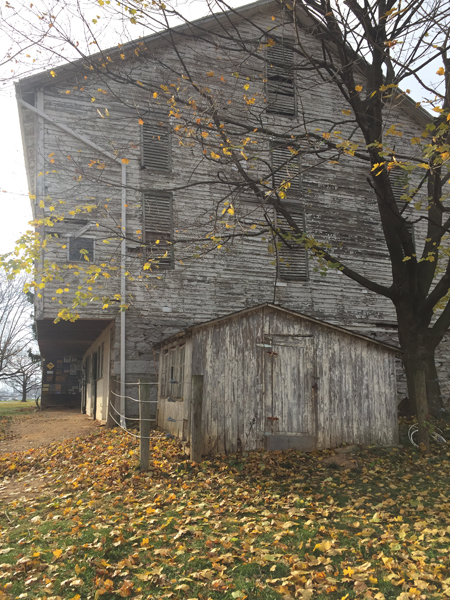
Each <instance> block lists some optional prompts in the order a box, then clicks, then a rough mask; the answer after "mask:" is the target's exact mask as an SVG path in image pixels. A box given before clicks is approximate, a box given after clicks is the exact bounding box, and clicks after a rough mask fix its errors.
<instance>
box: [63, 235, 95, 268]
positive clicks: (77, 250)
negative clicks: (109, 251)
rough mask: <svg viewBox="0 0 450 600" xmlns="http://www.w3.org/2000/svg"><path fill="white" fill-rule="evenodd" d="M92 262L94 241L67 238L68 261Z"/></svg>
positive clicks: (90, 239) (85, 238) (91, 239)
mask: <svg viewBox="0 0 450 600" xmlns="http://www.w3.org/2000/svg"><path fill="white" fill-rule="evenodd" d="M83 260H89V261H93V260H94V239H93V238H88V237H79V238H76V239H75V238H69V261H70V262H80V261H83Z"/></svg>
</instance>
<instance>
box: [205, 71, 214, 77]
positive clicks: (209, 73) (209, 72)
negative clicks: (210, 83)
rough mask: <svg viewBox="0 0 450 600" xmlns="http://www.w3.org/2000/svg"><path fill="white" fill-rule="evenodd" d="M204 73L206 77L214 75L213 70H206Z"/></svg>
mask: <svg viewBox="0 0 450 600" xmlns="http://www.w3.org/2000/svg"><path fill="white" fill-rule="evenodd" d="M206 75H207V76H208V77H214V71H208V72H207V73H206Z"/></svg>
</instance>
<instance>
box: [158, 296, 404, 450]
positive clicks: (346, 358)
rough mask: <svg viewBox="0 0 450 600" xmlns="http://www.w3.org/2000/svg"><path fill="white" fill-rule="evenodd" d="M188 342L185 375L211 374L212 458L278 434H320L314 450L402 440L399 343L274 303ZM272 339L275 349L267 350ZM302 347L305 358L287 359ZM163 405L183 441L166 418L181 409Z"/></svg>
mask: <svg viewBox="0 0 450 600" xmlns="http://www.w3.org/2000/svg"><path fill="white" fill-rule="evenodd" d="M182 339H183V338H181V340H182ZM187 341H189V343H192V350H191V352H192V354H190V353H189V354H190V356H191V358H190V359H189V360H192V366H191V367H189V366H188V365H187V368H186V372H190V374H198V375H203V376H204V381H203V384H204V398H203V432H204V440H203V441H204V444H203V453H204V454H205V455H209V454H216V453H224V454H227V453H231V452H236V451H240V450H242V451H248V450H255V449H262V448H264V447H265V441H266V440H265V438H266V437H267V436H269V435H271V434H280V435H281V434H283V435H287V436H290V435H292V436H294V435H297V436H299V435H300V436H302V435H304V436H313V437H315V447H316V448H332V447H336V446H339V445H340V444H342V443H344V442H345V443H354V444H364V445H368V444H380V445H388V444H394V443H396V442H397V440H398V434H397V415H396V378H395V351H394V350H392V349H388V348H386V347H384V346H381V345H378V344H376V343H373V342H370V341H366V340H365V339H362V338H358V337H355V336H353V335H351V334H350V333H349V332H345V331H341V330H336V329H332V328H330V327H327V326H326V324H321V323H316V322H312V321H308V320H306V319H304V318H303V317H301V316H299V315H293V314H292V313H288V312H286V311H281V310H278V309H276V308H274V307H270V306H265V307H259V308H255V309H254V310H249V311H247V312H245V313H243V314H238V315H231V316H230V317H228V318H224V319H222V320H220V321H219V322H215V323H212V324H205V325H203V326H199V327H196V328H194V329H193V330H192V331H191V332H190V333H189V337H187ZM271 342H273V350H274V352H271V349H270V348H267V347H262V346H263V345H270V343H271ZM171 343H173V342H171ZM165 347H166V346H164V345H163V347H162V356H164V350H165ZM300 348H301V352H300V354H298V356H300V355H303V358H304V360H303V359H301V360H299V361H296V360H294V361H293V362H291V363H290V362H289V361H290V359H291V357H293V356H294V354H295V352H296V351H297V350H299V349H300ZM290 350H293V352H294V353H293V354H291V355H290V356H289V351H290ZM303 351H304V353H303ZM274 371H275V373H276V374H275V378H273V374H274ZM277 373H278V374H277ZM280 377H282V378H283V380H282V381H281V378H280ZM314 383H315V384H316V388H317V389H316V391H315V392H314V389H313V387H314ZM273 385H275V389H274V390H273ZM273 393H274V394H275V398H276V400H275V403H273V400H272V398H273V396H272V394H273ZM281 396H283V398H284V400H283V402H281V401H280V398H281ZM184 404H185V407H184V414H185V415H186V414H188V411H189V399H188V398H186V399H185V402H184ZM159 410H160V415H161V418H160V419H159V423H158V424H159V425H160V426H161V427H163V428H164V429H167V430H168V431H170V432H171V433H174V434H175V435H178V436H179V437H182V436H181V430H180V426H179V425H178V424H177V425H175V424H168V423H166V418H167V415H168V414H169V412H168V411H171V412H170V414H171V415H173V416H174V418H179V419H181V418H182V417H181V416H180V415H181V413H182V412H183V411H182V410H181V407H176V409H175V408H169V403H167V401H165V400H164V399H163V398H161V399H160V409H159ZM186 437H187V439H188V440H189V434H188V435H187V436H186Z"/></svg>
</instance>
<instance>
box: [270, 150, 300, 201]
mask: <svg viewBox="0 0 450 600" xmlns="http://www.w3.org/2000/svg"><path fill="white" fill-rule="evenodd" d="M291 148H293V146H291ZM272 169H273V172H274V180H275V185H276V186H277V187H279V186H280V185H281V184H282V182H283V181H289V182H290V184H291V185H290V187H289V188H288V189H287V194H286V196H287V197H292V196H296V197H297V198H298V196H299V194H300V191H301V181H300V169H299V154H295V152H292V150H290V149H289V147H287V146H285V145H279V144H274V145H272ZM293 200H294V198H293Z"/></svg>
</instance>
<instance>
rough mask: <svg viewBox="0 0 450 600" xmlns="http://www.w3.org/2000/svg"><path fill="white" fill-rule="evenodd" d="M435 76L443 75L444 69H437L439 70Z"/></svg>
mask: <svg viewBox="0 0 450 600" xmlns="http://www.w3.org/2000/svg"><path fill="white" fill-rule="evenodd" d="M436 75H445V69H444V67H439V69H438V70H437V71H436Z"/></svg>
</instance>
